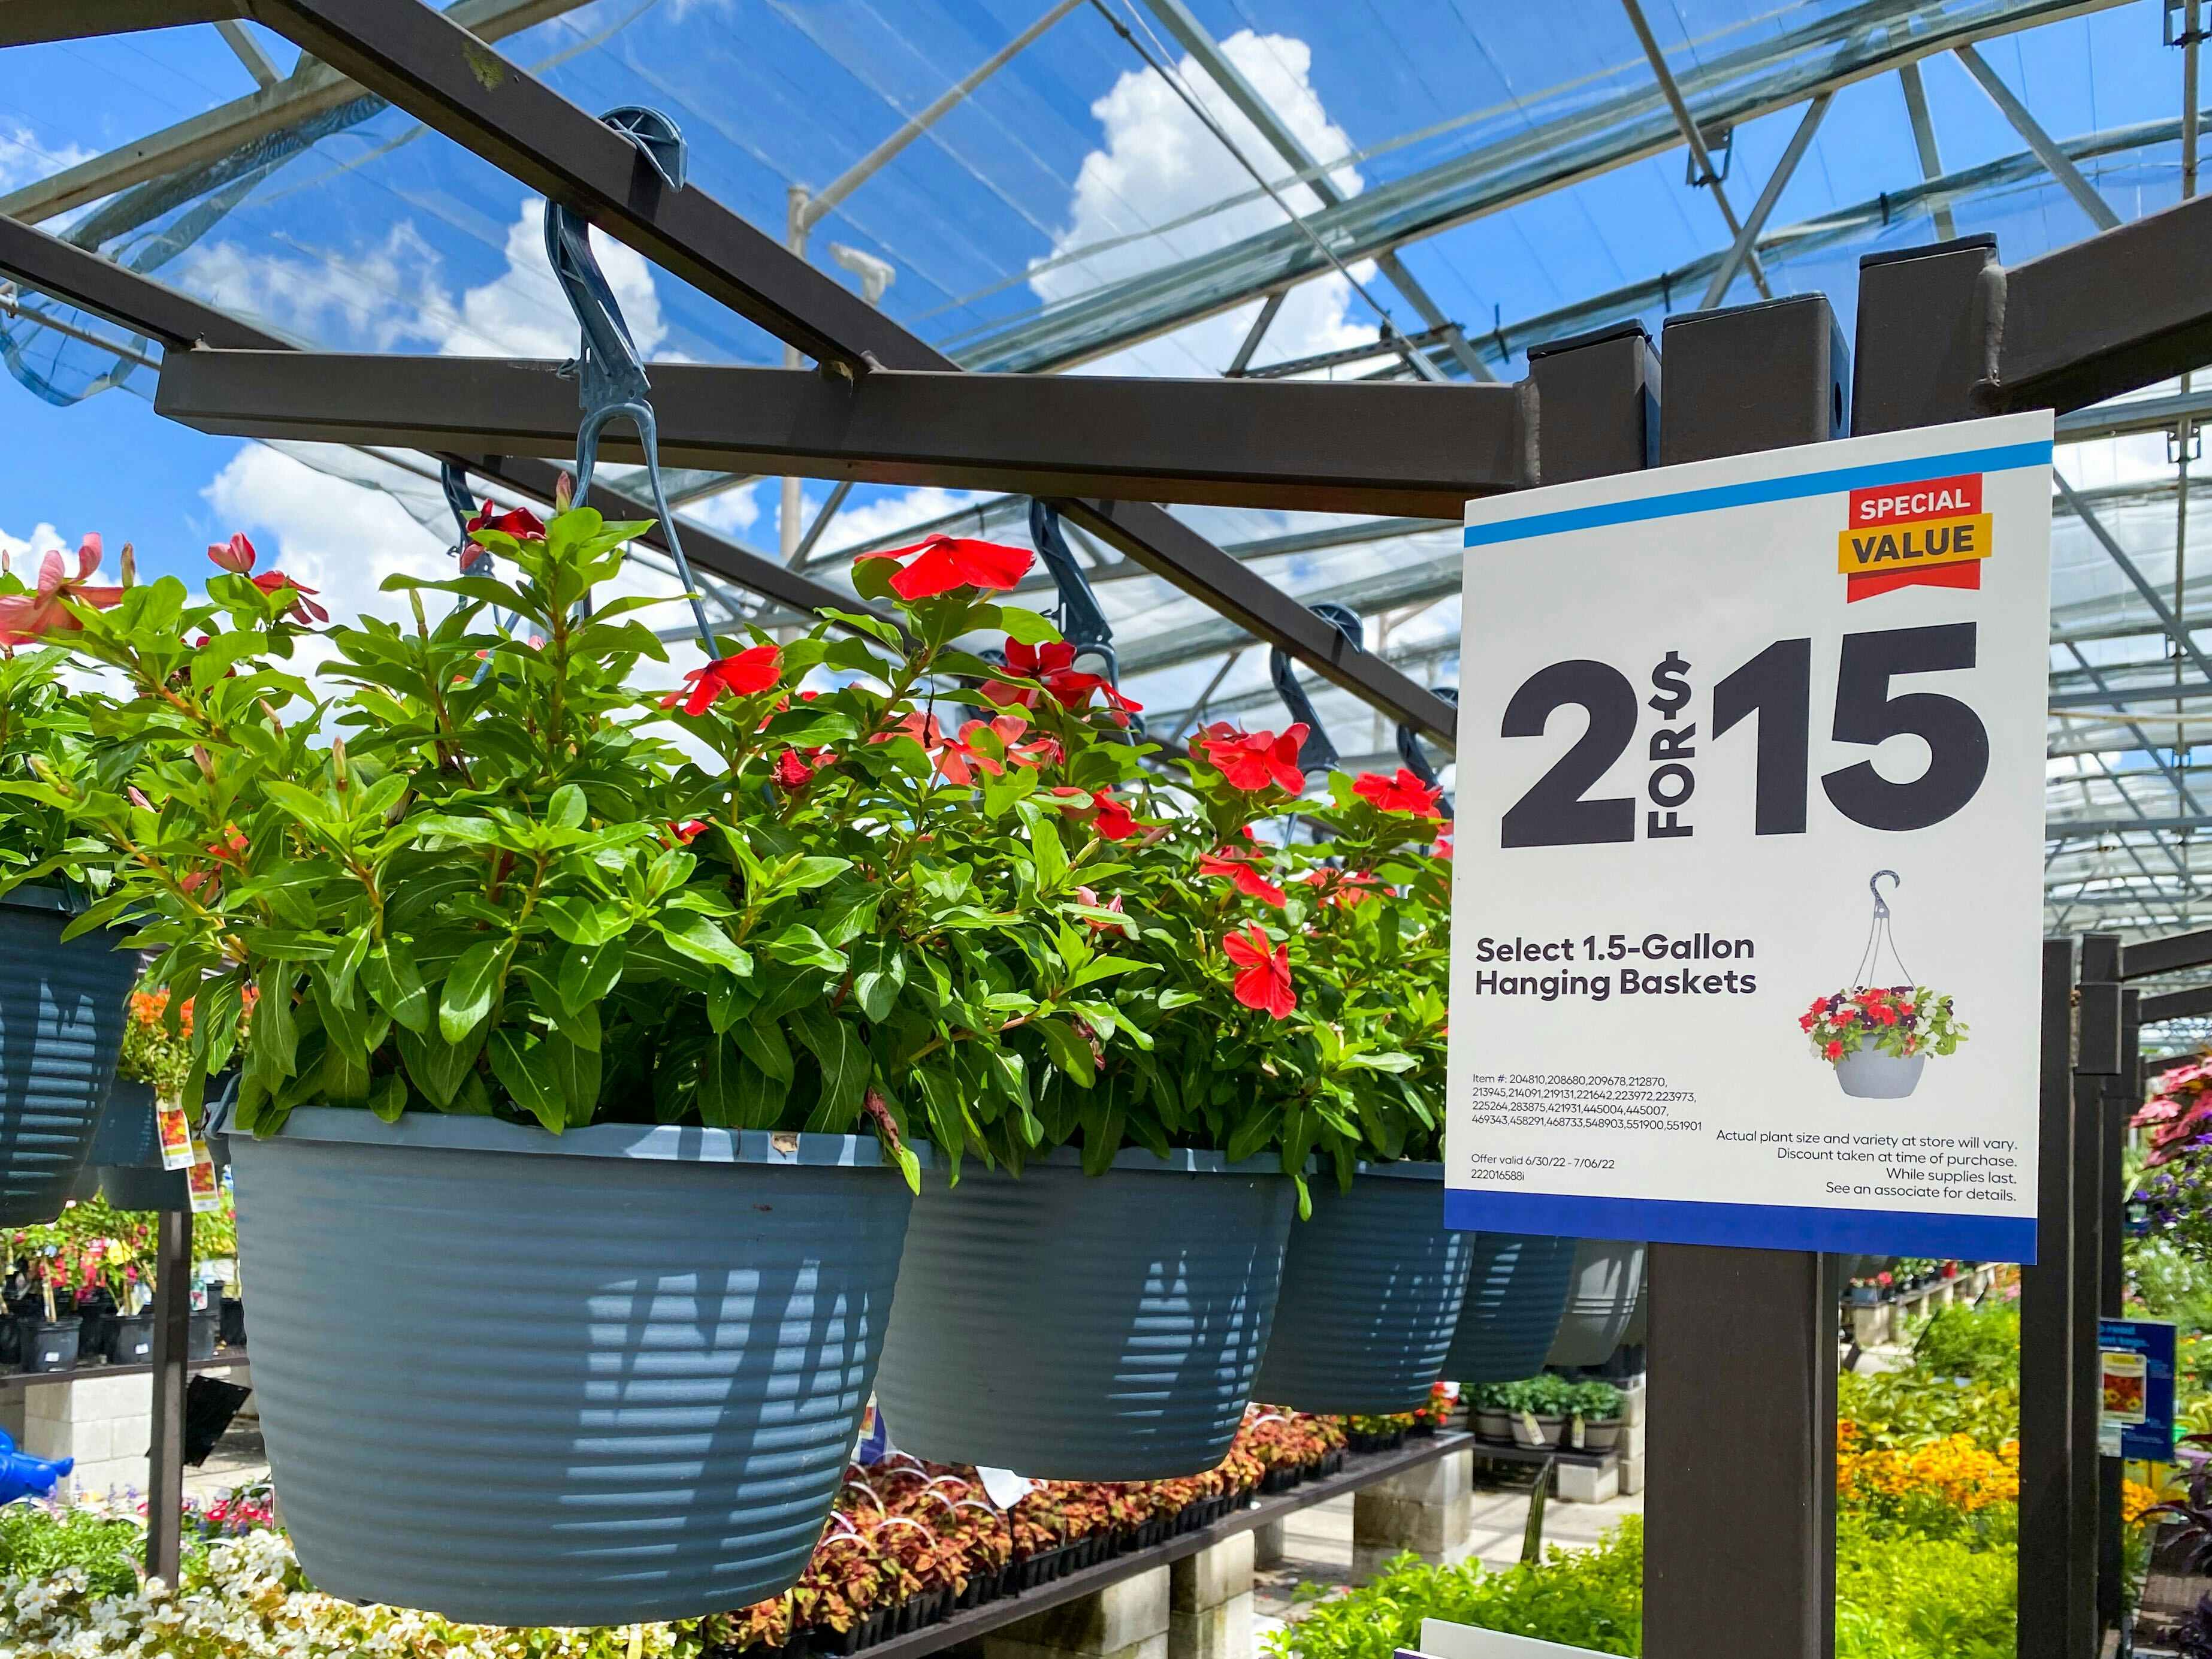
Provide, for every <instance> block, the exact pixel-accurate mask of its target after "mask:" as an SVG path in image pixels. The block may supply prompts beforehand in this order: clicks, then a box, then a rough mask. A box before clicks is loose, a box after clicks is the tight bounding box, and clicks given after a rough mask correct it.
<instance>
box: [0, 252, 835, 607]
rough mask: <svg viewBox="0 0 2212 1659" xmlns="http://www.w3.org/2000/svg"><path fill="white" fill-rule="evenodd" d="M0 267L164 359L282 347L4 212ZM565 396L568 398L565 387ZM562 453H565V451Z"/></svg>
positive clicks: (818, 590) (499, 465) (703, 542)
mask: <svg viewBox="0 0 2212 1659" xmlns="http://www.w3.org/2000/svg"><path fill="white" fill-rule="evenodd" d="M0 270H4V271H7V272H9V273H10V274H12V275H14V276H16V277H17V278H19V279H20V280H21V282H22V283H24V284H25V285H26V286H27V287H31V288H35V289H39V290H40V292H41V293H44V294H50V295H53V296H54V297H55V298H57V299H61V300H66V301H69V302H70V304H72V305H76V306H82V307H83V308H84V309H86V310H87V311H90V312H94V313H98V314H99V315H100V316H102V317H106V318H107V319H110V320H111V321H112V322H115V323H118V324H119V325H122V326H123V327H125V328H128V329H130V330H131V331H133V332H134V333H138V334H143V335H145V336H147V337H149V338H150V339H155V340H158V341H160V342H161V344H162V346H163V348H164V349H165V351H166V352H167V356H169V358H171V359H172V360H173V359H175V358H178V357H181V356H189V355H190V354H191V348H192V346H193V345H194V344H195V343H205V344H206V345H209V346H211V347H219V348H224V349H232V350H240V351H265V352H282V351H285V350H288V349H289V348H290V342H289V341H286V340H283V339H280V338H278V337H276V335H274V334H270V333H267V332H265V331H263V330H261V329H258V328H255V327H253V326H252V325H251V324H248V323H242V322H240V321H239V320H237V319H235V318H233V317H229V316H226V315H225V314H224V313H222V312H220V311H217V310H216V309H215V308H214V307H210V306H207V305H204V304H203V303H202V302H200V301H197V300H195V299H193V298H192V297H191V295H186V294H180V293H179V292H178V291H177V290H176V289H173V288H169V287H167V286H166V285H164V284H162V283H157V282H155V281H154V280H153V279H152V278H151V277H148V276H140V275H138V273H137V272H136V271H133V270H125V269H124V268H123V267H122V266H120V265H118V264H114V263H113V262H112V260H107V259H103V258H100V256H99V255H98V254H96V253H91V252H87V251H86V250H85V249H83V248H81V247H78V246H75V245H74V244H72V243H69V242H64V241H63V240H61V239H60V238H58V237H56V236H50V235H48V234H46V232H45V231H42V230H33V229H32V228H30V227H29V226H28V225H21V224H17V223H16V222H15V221H13V220H11V219H0ZM569 398H570V401H571V403H572V404H573V402H574V391H573V389H572V390H571V392H570V393H569ZM572 419H573V416H572ZM452 459H456V460H459V461H460V462H461V463H462V464H463V465H465V466H466V467H467V468H468V470H469V471H471V472H472V473H474V474H475V475H476V476H477V477H482V478H486V479H489V480H493V481H495V482H497V483H503V484H505V485H507V487H508V488H509V489H513V490H515V491H517V492H519V493H520V494H521V495H527V496H530V497H531V498H532V499H533V500H536V501H551V500H552V499H553V485H554V481H555V480H556V478H557V477H559V475H560V471H561V469H560V467H559V466H557V465H553V464H551V463H550V462H547V461H542V460H529V459H518V458H514V457H507V456H500V455H484V454H476V455H457V456H454V457H453V458H452ZM562 459H566V456H565V454H564V455H563V457H562ZM593 488H594V489H596V490H597V491H598V492H599V495H602V496H604V497H605V498H606V500H607V502H608V504H609V505H612V504H613V503H615V502H623V503H624V504H625V510H628V511H633V512H635V514H636V515H637V516H638V517H639V518H641V519H649V518H651V517H652V516H653V508H652V507H651V505H650V504H649V503H647V502H641V501H634V500H631V499H630V498H629V497H626V496H624V495H621V494H620V493H619V492H617V491H615V490H612V489H609V488H608V487H607V485H606V484H605V483H596V484H594V486H593ZM640 539H641V541H643V542H644V543H645V544H647V546H649V547H657V548H659V549H661V550H664V551H665V550H666V548H667V541H666V538H665V536H664V535H663V533H662V532H661V530H660V528H659V526H655V527H654V528H653V530H651V531H648V532H647V533H646V534H645V535H644V536H643V537H641V538H640ZM684 551H685V553H686V554H687V555H688V556H690V561H691V562H692V564H693V565H695V566H696V567H697V568H699V569H702V570H705V571H708V572H710V573H712V574H715V575H718V576H721V577H724V578H726V580H729V581H730V582H732V583H733V584H734V585H735V586H738V587H742V588H745V589H748V590H749V591H750V592H755V593H758V594H760V595H762V596H763V597H764V598H766V599H773V600H775V602H776V603H777V604H778V605H784V606H787V608H789V609H790V610H792V611H796V612H798V613H799V614H800V615H802V616H804V615H806V614H808V613H810V612H814V611H821V610H823V609H825V608H834V609H837V610H842V611H865V610H869V609H872V607H869V606H866V605H862V604H861V602H860V600H859V599H855V598H854V596H853V595H852V594H850V593H847V592H842V591H840V590H839V589H837V588H834V587H829V586H824V585H823V584H822V583H820V582H817V581H814V580H811V579H810V578H808V577H805V576H802V575H800V574H797V573H796V572H793V571H789V570H786V569H785V568H783V567H782V566H781V565H780V564H777V563H776V562H775V561H774V560H772V559H764V558H763V557H762V556H760V555H759V554H757V553H755V552H753V551H752V550H750V549H749V548H744V547H740V546H738V544H736V543H734V542H732V541H728V540H726V539H725V538H722V537H720V536H717V535H714V533H713V532H709V531H707V530H704V529H702V528H701V527H700V526H697V525H691V526H687V527H686V529H685V531H684Z"/></svg>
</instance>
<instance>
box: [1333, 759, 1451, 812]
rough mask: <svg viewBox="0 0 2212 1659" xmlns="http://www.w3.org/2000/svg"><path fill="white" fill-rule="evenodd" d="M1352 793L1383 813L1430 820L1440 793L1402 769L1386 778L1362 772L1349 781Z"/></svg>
mask: <svg viewBox="0 0 2212 1659" xmlns="http://www.w3.org/2000/svg"><path fill="white" fill-rule="evenodd" d="M1352 793H1353V794H1355V795H1357V796H1358V797H1359V799H1362V800H1364V801H1366V802H1368V803H1369V804H1370V805H1374V806H1376V807H1379V808H1380V809H1381V810H1382V811H1385V812H1410V813H1412V814H1413V816H1414V817H1420V818H1433V817H1438V816H1440V815H1439V814H1438V813H1437V797H1438V796H1439V795H1441V794H1443V787H1442V786H1441V785H1439V786H1438V787H1436V788H1433V789H1431V787H1429V786H1428V785H1426V784H1425V783H1423V782H1422V781H1420V779H1419V778H1417V777H1415V776H1414V775H1413V774H1412V773H1411V772H1408V771H1407V769H1405V768H1404V767H1402V766H1401V767H1400V768H1399V769H1398V775H1397V776H1396V777H1395V778H1386V777H1384V776H1383V775H1382V774H1381V773H1379V772H1362V773H1361V774H1360V775H1358V777H1356V778H1354V779H1353V780H1352Z"/></svg>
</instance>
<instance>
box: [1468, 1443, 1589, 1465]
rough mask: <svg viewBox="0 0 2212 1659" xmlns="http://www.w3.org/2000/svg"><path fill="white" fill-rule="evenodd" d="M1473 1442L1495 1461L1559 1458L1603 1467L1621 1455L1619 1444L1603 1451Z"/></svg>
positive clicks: (1480, 1453) (1478, 1452)
mask: <svg viewBox="0 0 2212 1659" xmlns="http://www.w3.org/2000/svg"><path fill="white" fill-rule="evenodd" d="M1471 1443H1472V1445H1473V1446H1474V1455H1476V1456H1477V1457H1486V1458H1488V1459H1489V1460H1490V1461H1491V1462H1493V1463H1543V1462H1549V1461H1550V1460H1551V1459H1553V1458H1557V1459H1558V1460H1559V1462H1562V1463H1581V1464H1584V1465H1586V1466H1588V1467H1589V1468H1603V1467H1604V1466H1605V1464H1607V1462H1610V1461H1612V1460H1613V1459H1614V1458H1617V1457H1619V1456H1620V1448H1619V1447H1618V1446H1608V1447H1607V1449H1605V1450H1603V1451H1581V1450H1577V1449H1575V1448H1573V1447H1571V1446H1521V1445H1510V1446H1509V1445H1506V1444H1504V1443H1503V1442H1500V1441H1496V1440H1481V1439H1475V1440H1473V1441H1472V1442H1471Z"/></svg>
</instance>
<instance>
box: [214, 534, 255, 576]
mask: <svg viewBox="0 0 2212 1659" xmlns="http://www.w3.org/2000/svg"><path fill="white" fill-rule="evenodd" d="M208 557H209V558H210V559H211V560H212V561H214V562H215V563H216V565H217V566H219V567H221V568H222V569H225V570H228V571H229V572H231V573H232V574H234V575H240V576H244V575H247V574H251V573H252V569H253V559H254V553H253V544H252V542H249V541H248V540H246V532H244V531H240V532H237V533H236V534H235V535H234V536H232V537H231V538H230V539H229V540H228V541H227V542H224V543H223V544H221V545H220V546H217V545H216V544H214V543H210V544H208Z"/></svg>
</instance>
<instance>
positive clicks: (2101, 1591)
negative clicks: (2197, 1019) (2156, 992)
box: [2097, 991, 2142, 1630]
mask: <svg viewBox="0 0 2212 1659" xmlns="http://www.w3.org/2000/svg"><path fill="white" fill-rule="evenodd" d="M2140 1104H2142V992H2140V991H2123V992H2121V993H2120V1073H2119V1075H2118V1077H2115V1078H2112V1079H2108V1086H2107V1088H2106V1091H2105V1105H2104V1111H2103V1113H2102V1115H2101V1117H2100V1123H2099V1133H2100V1135H2101V1136H2102V1139H2103V1143H2104V1145H2103V1158H2102V1159H2101V1161H2100V1165H2099V1170H2098V1189H2099V1190H2098V1235H2097V1262H2098V1285H2097V1292H2098V1294H2097V1310H2098V1312H2099V1313H2100V1315H2101V1316H2104V1317H2106V1318H2118V1316H2120V1314H2121V1313H2122V1312H2123V1311H2124V1305H2123V1304H2124V1301H2125V1298H2126V1293H2127V1283H2126V1279H2127V1274H2126V1269H2125V1267H2124V1261H2123V1257H2124V1254H2125V1251H2126V1248H2127V1181H2126V1177H2125V1173H2124V1168H2123V1165H2124V1160H2125V1158H2126V1154H2127V1145H2128V1120H2129V1119H2130V1117H2132V1116H2133V1115H2135V1110H2136V1107H2137V1106H2138V1105H2140ZM2097 1463H2098V1476H2099V1479H2098V1484H2097V1621H2098V1623H2099V1624H2100V1626H2102V1627H2103V1628H2105V1629H2106V1630H2116V1629H2118V1627H2119V1625H2120V1622H2121V1620H2122V1618H2123V1616H2124V1612H2125V1607H2126V1594H2125V1590H2126V1586H2125V1583H2124V1578H2125V1572H2126V1562H2125V1557H2124V1553H2123V1551H2122V1548H2121V1531H2122V1528H2121V1524H2120V1479H2121V1466H2120V1460H2119V1459H2118V1458H2117V1457H2100V1458H2099V1459H2098V1460H2097Z"/></svg>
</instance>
